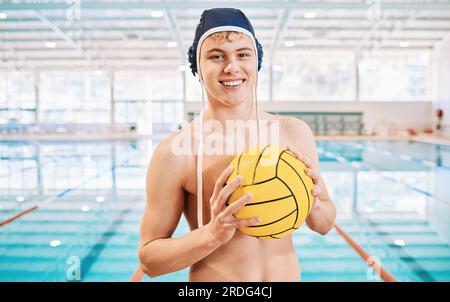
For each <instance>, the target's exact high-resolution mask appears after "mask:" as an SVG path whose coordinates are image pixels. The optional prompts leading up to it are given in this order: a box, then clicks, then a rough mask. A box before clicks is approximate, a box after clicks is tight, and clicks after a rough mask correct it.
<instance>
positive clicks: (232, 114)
mask: <svg viewBox="0 0 450 302" xmlns="http://www.w3.org/2000/svg"><path fill="white" fill-rule="evenodd" d="M204 116H205V120H217V121H219V122H220V123H221V124H222V125H225V123H226V121H227V120H233V121H236V120H242V121H248V120H256V108H255V104H254V102H253V100H249V101H247V102H243V103H241V104H239V105H236V106H232V107H229V106H224V105H222V104H219V103H217V102H211V101H208V108H207V109H206V110H205V113H204Z"/></svg>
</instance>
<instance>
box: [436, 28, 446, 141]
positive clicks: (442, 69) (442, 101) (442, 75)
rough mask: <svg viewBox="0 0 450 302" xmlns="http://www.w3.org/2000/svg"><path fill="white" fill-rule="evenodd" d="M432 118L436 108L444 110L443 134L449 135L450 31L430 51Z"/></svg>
mask: <svg viewBox="0 0 450 302" xmlns="http://www.w3.org/2000/svg"><path fill="white" fill-rule="evenodd" d="M432 78H433V79H432V83H433V87H432V100H433V110H432V118H433V121H434V122H435V121H436V117H435V111H436V109H437V108H441V109H443V110H444V119H443V125H444V131H443V135H444V136H446V137H450V33H449V34H447V37H446V38H445V39H444V40H443V41H442V42H440V43H438V44H437V45H436V46H435V47H434V49H433V52H432Z"/></svg>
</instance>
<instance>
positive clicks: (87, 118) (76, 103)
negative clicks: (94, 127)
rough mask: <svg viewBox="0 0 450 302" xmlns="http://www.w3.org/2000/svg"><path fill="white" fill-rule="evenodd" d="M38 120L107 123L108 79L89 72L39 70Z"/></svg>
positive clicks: (108, 109)
mask: <svg viewBox="0 0 450 302" xmlns="http://www.w3.org/2000/svg"><path fill="white" fill-rule="evenodd" d="M40 91H41V94H40V98H41V102H40V104H41V105H40V114H41V122H42V123H54V124H64V123H78V124H98V123H109V122H110V110H111V105H110V100H111V95H110V93H111V92H110V91H111V89H110V80H109V77H108V75H106V74H103V75H94V74H93V73H91V72H43V73H42V74H41V77H40Z"/></svg>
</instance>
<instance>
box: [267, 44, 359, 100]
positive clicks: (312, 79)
mask: <svg viewBox="0 0 450 302" xmlns="http://www.w3.org/2000/svg"><path fill="white" fill-rule="evenodd" d="M354 66H355V64H354V56H353V53H351V52H333V53H320V52H319V53H318V52H314V53H311V52H303V53H297V54H292V53H283V54H282V53H279V56H278V58H277V60H276V63H275V64H274V67H273V76H272V77H273V83H272V85H273V98H274V100H275V101H313V100H318V101H353V100H354V99H355V76H354Z"/></svg>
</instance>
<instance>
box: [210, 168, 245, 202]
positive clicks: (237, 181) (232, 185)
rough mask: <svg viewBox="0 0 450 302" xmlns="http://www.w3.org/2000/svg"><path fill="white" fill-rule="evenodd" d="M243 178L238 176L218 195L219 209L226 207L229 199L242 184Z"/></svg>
mask: <svg viewBox="0 0 450 302" xmlns="http://www.w3.org/2000/svg"><path fill="white" fill-rule="evenodd" d="M242 180H243V177H242V176H241V175H238V176H237V177H236V178H235V179H233V180H232V181H230V182H229V183H228V184H227V185H226V186H225V187H223V189H222V190H220V192H219V194H218V195H217V201H216V202H217V207H220V208H222V207H223V206H225V203H226V201H227V200H228V197H230V195H231V193H233V192H234V191H235V190H236V189H237V188H238V187H239V186H240V185H241V183H242Z"/></svg>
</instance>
